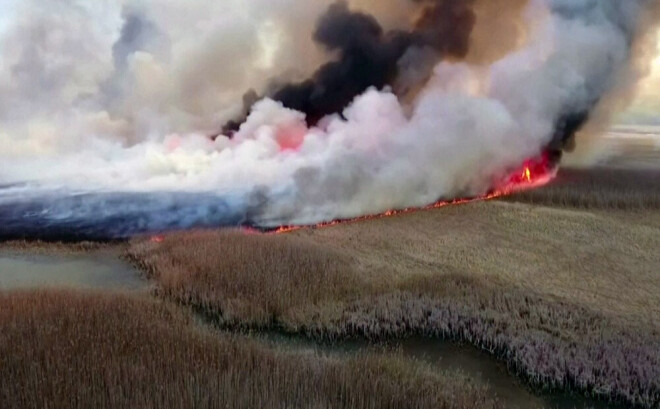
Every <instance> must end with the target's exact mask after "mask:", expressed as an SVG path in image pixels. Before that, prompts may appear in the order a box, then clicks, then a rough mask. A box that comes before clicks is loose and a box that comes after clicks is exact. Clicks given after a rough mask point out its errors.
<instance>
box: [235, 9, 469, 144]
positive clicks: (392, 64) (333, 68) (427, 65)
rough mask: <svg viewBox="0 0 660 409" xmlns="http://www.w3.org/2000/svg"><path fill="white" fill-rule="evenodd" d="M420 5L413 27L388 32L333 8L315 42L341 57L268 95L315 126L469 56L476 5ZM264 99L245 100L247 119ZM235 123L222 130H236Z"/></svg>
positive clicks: (319, 27)
mask: <svg viewBox="0 0 660 409" xmlns="http://www.w3.org/2000/svg"><path fill="white" fill-rule="evenodd" d="M412 1H413V2H414V3H418V4H420V5H421V6H420V10H419V12H420V14H419V16H418V17H417V19H416V21H415V23H414V25H413V27H412V28H411V29H410V30H408V31H406V30H392V31H388V32H385V30H383V28H382V27H381V25H380V23H379V22H378V21H377V20H376V19H375V18H374V17H373V16H372V15H370V14H366V13H364V12H359V11H352V10H350V9H349V6H348V3H346V2H345V1H338V2H337V3H334V4H332V5H331V6H330V7H329V9H328V10H327V12H325V13H324V14H323V15H322V16H321V18H320V19H319V21H318V23H317V26H316V29H315V31H314V34H313V38H314V41H315V42H316V43H318V44H320V45H321V46H322V48H323V49H324V50H325V51H326V52H328V53H335V54H336V55H337V56H338V57H337V58H336V59H335V60H333V61H331V62H328V63H326V64H323V65H322V66H321V67H320V68H319V69H318V70H317V71H316V72H315V73H314V74H313V75H312V77H311V78H310V79H307V80H305V81H302V82H299V83H294V84H285V85H282V86H280V85H277V84H272V85H271V87H270V88H272V89H271V90H270V91H269V92H268V96H269V97H270V98H271V99H273V100H275V101H278V102H281V103H282V104H283V105H284V106H285V107H287V108H291V109H295V110H296V111H299V112H302V113H304V114H305V116H306V120H307V123H308V124H310V125H315V124H316V123H317V122H318V121H319V120H320V119H322V118H324V117H326V116H327V115H329V114H333V113H339V112H341V111H342V109H343V108H345V107H346V106H347V105H348V104H350V103H351V101H353V99H354V98H355V97H356V96H358V95H360V94H361V93H363V92H364V91H366V90H367V89H368V88H369V87H375V88H378V89H382V88H383V87H385V86H388V85H389V86H391V85H394V84H395V80H398V81H397V85H398V88H402V89H409V88H411V87H413V86H415V85H416V84H417V83H419V82H421V81H423V80H426V79H428V76H429V75H430V69H431V68H432V66H433V65H434V63H436V62H437V61H438V60H440V59H441V58H442V57H443V56H452V57H465V55H466V54H467V52H468V49H469V39H470V34H471V32H472V28H473V26H474V24H475V15H474V11H473V10H472V6H473V3H474V1H472V0H412ZM260 99H261V98H260V97H258V96H257V94H256V93H254V91H250V92H248V93H247V94H246V95H245V96H244V105H245V106H244V112H243V114H244V115H245V116H247V114H249V112H250V108H251V105H252V104H253V103H255V102H256V101H258V100H260ZM244 120H245V117H244V118H243V119H241V120H240V121H231V122H229V123H228V124H227V125H226V126H225V127H224V129H223V130H224V131H225V132H227V131H232V130H237V129H238V127H239V126H240V124H241V123H242V121H244Z"/></svg>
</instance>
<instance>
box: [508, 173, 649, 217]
mask: <svg viewBox="0 0 660 409" xmlns="http://www.w3.org/2000/svg"><path fill="white" fill-rule="evenodd" d="M504 200H507V201H513V202H523V203H530V204H537V205H544V206H559V207H568V208H578V209H604V210H649V209H652V210H658V209H660V170H659V169H624V168H621V169H617V168H600V169H562V170H561V171H560V173H559V176H558V178H557V179H556V180H555V181H554V182H552V183H551V184H550V185H548V186H546V187H543V188H541V189H534V190H528V191H523V192H520V193H517V194H515V195H512V196H509V197H507V198H505V199H504Z"/></svg>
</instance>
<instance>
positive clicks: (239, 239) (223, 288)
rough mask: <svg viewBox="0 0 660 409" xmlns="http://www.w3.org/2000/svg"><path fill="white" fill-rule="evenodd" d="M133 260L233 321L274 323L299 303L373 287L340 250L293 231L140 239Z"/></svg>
mask: <svg viewBox="0 0 660 409" xmlns="http://www.w3.org/2000/svg"><path fill="white" fill-rule="evenodd" d="M129 257H130V259H131V260H132V261H133V262H135V263H136V264H137V265H138V266H139V267H140V268H141V269H142V271H144V272H146V274H147V276H148V277H149V278H154V279H156V281H157V282H158V284H159V289H158V290H159V292H160V294H161V295H164V296H166V297H168V298H172V299H175V300H177V301H179V302H182V303H184V304H190V305H195V306H198V307H201V308H204V309H205V310H207V311H209V312H210V313H214V314H216V313H217V314H222V315H223V319H224V321H225V322H227V323H232V324H233V325H240V324H242V323H247V324H248V325H249V326H267V325H271V324H272V323H273V322H274V320H275V319H277V318H279V317H281V316H283V315H286V314H288V312H289V311H292V310H295V309H296V308H298V307H301V306H305V307H306V306H309V305H318V304H321V303H325V302H328V301H332V300H337V299H345V298H350V297H351V296H354V295H356V294H357V291H358V289H359V288H361V287H363V286H364V285H366V283H365V282H364V280H360V278H359V277H358V276H357V275H355V274H352V271H351V266H350V262H349V260H348V259H347V258H346V257H344V256H342V255H341V254H340V253H337V252H333V251H332V250H329V249H326V248H323V247H321V246H318V245H314V244H310V243H307V242H305V241H303V240H300V239H297V238H295V237H290V236H286V237H285V236H281V237H275V236H266V235H261V234H251V233H246V232H241V231H236V232H231V231H229V232H227V231H215V232H208V231H207V232H204V231H198V232H191V233H180V234H175V235H172V236H169V237H167V238H165V241H164V242H163V243H158V244H156V243H153V242H150V241H145V240H139V241H134V243H133V246H132V247H131V248H130V250H129Z"/></svg>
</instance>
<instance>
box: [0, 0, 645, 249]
mask: <svg viewBox="0 0 660 409" xmlns="http://www.w3.org/2000/svg"><path fill="white" fill-rule="evenodd" d="M484 1H485V0H482V1H479V0H475V1H459V0H454V1H450V0H446V1H440V0H434V1H431V0H429V1H414V2H413V1H410V0H405V1H403V0H401V1H398V2H397V1H395V0H391V1H388V2H379V3H378V4H379V5H378V7H379V9H380V10H381V15H382V16H384V18H383V19H382V21H388V23H387V25H388V28H384V23H383V22H382V21H379V20H378V19H377V18H376V17H374V16H372V15H369V14H367V13H368V11H369V9H370V4H371V2H369V1H362V2H360V4H359V5H358V2H356V3H348V4H346V3H336V4H332V3H330V2H327V1H320V0H319V1H307V0H306V1H302V0H280V1H277V2H273V1H272V0H269V1H266V0H251V1H249V2H246V1H238V0H236V1H227V2H217V3H218V4H215V3H213V4H210V3H209V2H203V1H201V0H199V1H192V2H190V1H187V2H185V4H184V2H181V3H179V2H176V1H172V2H168V3H167V5H163V4H162V3H159V4H156V2H155V1H154V2H153V3H152V2H149V1H144V2H142V3H140V4H133V3H131V4H126V5H122V6H118V5H117V4H116V3H113V2H107V3H104V2H101V3H99V4H98V5H94V6H91V5H88V4H82V3H81V4H77V3H76V4H72V3H71V2H69V1H65V0H54V1H52V2H48V5H47V6H44V5H43V4H42V3H41V2H39V3H37V2H36V0H30V1H26V2H25V3H23V4H22V5H21V7H22V8H21V9H20V11H19V12H18V13H17V15H16V16H17V17H16V19H14V21H13V22H12V23H11V26H10V27H8V28H7V29H6V30H5V31H4V34H2V35H3V38H2V40H0V41H2V47H0V50H2V53H3V55H2V59H0V92H2V95H3V99H2V101H1V102H0V142H1V143H0V161H1V162H0V163H2V166H1V167H0V185H2V186H4V187H3V188H0V219H1V220H0V222H1V223H2V225H3V227H2V228H0V230H1V231H0V233H2V234H0V236H15V235H21V234H27V235H39V236H48V235H49V234H50V235H52V234H54V233H53V232H69V233H70V234H71V235H74V236H76V237H81V236H92V237H95V238H101V237H125V236H127V235H131V234H134V233H137V232H145V231H149V232H150V231H159V230H164V229H172V228H186V227H191V226H217V225H235V224H254V225H259V226H277V225H282V224H297V223H316V222H320V221H327V220H333V219H338V218H350V217H355V216H360V215H364V214H369V213H378V212H382V211H386V210H390V209H398V208H405V207H411V206H423V205H426V204H429V203H432V202H435V201H436V200H438V199H439V198H453V197H465V196H474V195H480V194H484V193H485V192H487V191H489V190H490V189H491V188H493V186H495V185H496V184H497V183H498V181H501V180H502V179H503V178H506V177H507V175H508V174H509V173H510V172H511V171H512V170H514V169H516V168H517V167H518V166H519V165H520V164H521V163H523V162H524V161H525V160H527V159H529V158H532V157H535V156H538V155H540V154H541V153H542V152H543V151H544V150H546V148H547V147H548V146H550V147H552V148H553V149H557V150H559V149H561V148H563V147H564V145H565V144H567V143H570V140H571V138H572V137H573V135H574V134H575V133H576V132H577V131H579V130H580V129H582V127H583V126H584V125H585V123H586V121H587V120H588V118H590V117H592V115H593V114H594V112H598V108H600V107H601V106H602V104H603V103H604V102H603V101H607V99H608V96H609V95H612V93H617V92H619V90H620V89H622V88H623V86H622V85H621V84H628V85H630V84H632V83H633V82H634V81H632V80H631V72H633V71H634V70H632V69H631V67H632V66H633V65H634V62H635V61H636V60H635V58H636V56H637V54H636V52H635V50H636V48H637V46H638V42H637V39H638V38H641V37H640V36H642V35H643V34H644V33H645V31H644V30H645V29H646V27H648V26H649V23H648V22H646V21H644V18H645V17H644V16H645V12H646V11H648V10H649V7H650V6H652V5H653V3H654V2H651V1H650V0H628V1H625V2H622V1H618V0H601V1H597V2H595V1H591V0H571V1H568V0H530V1H529V2H527V4H524V5H523V3H524V2H513V3H509V2H498V3H500V4H501V6H502V7H503V8H505V10H504V11H505V12H504V11H503V13H502V14H501V16H502V17H500V18H501V20H500V21H504V22H507V24H505V25H503V26H502V29H501V30H495V31H493V39H494V44H493V46H492V47H493V48H492V50H490V52H486V51H489V50H488V47H487V46H486V45H487V38H486V37H485V36H484V30H485V29H484V28H483V27H484V26H485V27H488V26H492V25H493V24H494V23H493V22H492V21H489V20H486V21H484V22H480V21H479V20H478V19H479V17H480V16H481V17H482V18H484V17H483V16H489V15H491V16H492V15H493V13H492V9H490V10H491V11H490V12H489V11H488V10H489V8H488V6H486V5H485V4H486V3H484ZM374 4H375V2H374ZM509 4H511V7H509V6H508V5H509ZM358 6H359V8H358ZM328 7H329V8H328ZM395 9H396V10H402V11H401V13H404V12H405V13H407V15H406V16H404V17H402V18H398V17H396V16H397V15H398V13H399V12H398V11H397V13H392V12H391V11H392V10H395ZM489 13H490V14H489ZM108 16H110V17H108ZM415 16H416V17H415ZM485 18H486V19H487V17H485ZM407 22H408V23H407ZM507 30H509V32H515V33H517V34H516V36H517V37H516V38H515V40H511V41H509V42H505V43H501V42H499V41H497V39H498V38H502V36H503V35H504V34H503V33H505V32H507ZM511 30H513V31H511ZM0 32H1V31H0ZM472 33H474V37H473V36H472ZM319 44H320V45H321V47H320V48H317V46H318V45H319ZM471 45H475V46H476V48H474V49H472V48H471ZM310 50H312V51H313V52H311V53H310V52H309V51H310ZM447 57H450V58H447ZM461 59H463V60H461ZM429 61H431V63H429ZM318 67H320V68H318ZM425 67H432V68H431V69H430V71H427V70H426V69H425ZM415 71H417V72H418V73H417V75H413V74H411V72H412V73H414V72H415ZM283 76H284V77H298V78H310V80H308V81H304V80H302V82H295V81H294V82H291V83H290V84H292V85H286V86H282V87H277V88H275V89H273V84H274V83H273V81H272V78H276V77H280V78H283ZM402 83H404V84H406V83H410V84H417V85H419V86H418V87H414V86H412V85H409V86H408V87H406V86H401V84H402ZM402 88H416V89H415V92H412V96H411V93H410V92H407V91H406V90H403V91H401V89H402ZM626 88H628V87H627V86H626ZM245 89H254V90H255V92H254V93H253V96H254V95H270V97H271V98H263V99H261V100H259V101H257V102H256V103H254V104H253V105H252V103H253V102H254V101H253V99H254V98H252V97H248V98H246V101H245V102H246V103H247V104H248V105H252V107H251V110H250V114H249V116H248V117H247V118H246V120H245V121H244V122H243V123H242V124H241V125H240V127H239V129H238V130H237V131H236V133H235V134H233V135H218V136H217V137H216V138H209V137H208V135H209V134H212V133H213V130H214V129H218V128H219V126H220V124H222V123H224V121H225V120H226V119H228V118H231V117H232V116H235V115H236V114H238V113H240V110H241V109H242V105H243V101H242V100H241V96H242V95H243V94H244V90H245ZM291 95H293V96H291ZM5 96H6V98H5ZM283 102H284V103H283ZM292 107H293V108H298V109H299V110H297V109H292ZM301 110H302V111H301ZM21 232H23V233H21ZM58 234H60V233H58Z"/></svg>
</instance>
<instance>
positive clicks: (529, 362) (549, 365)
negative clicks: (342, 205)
mask: <svg viewBox="0 0 660 409" xmlns="http://www.w3.org/2000/svg"><path fill="white" fill-rule="evenodd" d="M301 240H303V239H302V238H301V237H295V236H291V237H289V236H266V235H250V234H246V233H243V232H238V231H234V232H194V233H179V234H174V235H171V236H167V237H166V238H165V239H164V241H163V242H162V243H153V242H151V241H148V240H144V239H142V240H134V241H133V242H132V243H131V245H130V246H129V249H128V257H129V258H130V259H131V260H133V261H134V262H135V263H136V264H138V265H139V266H141V268H142V269H143V270H144V271H146V272H148V274H149V276H151V277H153V278H154V279H155V280H156V282H157V283H158V286H159V290H158V291H159V294H160V295H161V296H163V297H166V298H168V299H173V300H176V301H177V302H179V303H181V304H184V305H188V306H191V307H192V308H194V309H195V310H196V311H198V312H202V313H204V314H205V315H206V316H207V317H209V318H211V319H213V320H214V321H215V322H217V323H218V324H220V325H221V326H225V327H227V328H234V327H237V326H238V327H251V328H264V327H271V328H277V329H282V330H285V331H288V332H290V333H297V334H305V335H307V336H309V337H312V338H315V339H318V340H331V341H333V340H341V339H346V338H352V337H362V338H368V339H371V340H378V341H380V340H386V339H390V338H400V337H407V336H411V335H424V336H430V337H440V338H449V339H454V340H457V341H461V342H467V343H470V344H473V345H475V346H477V347H480V348H483V349H484V350H487V351H489V352H490V353H492V354H494V355H495V356H497V357H499V358H500V359H502V360H504V361H506V362H507V363H508V365H509V366H510V368H511V370H512V371H514V372H515V373H517V374H519V375H521V376H522V377H524V378H525V379H527V380H528V381H529V382H530V383H531V384H533V385H535V386H537V387H540V388H547V389H560V388H561V389H571V390H577V391H580V392H582V393H585V394H588V395H591V396H596V397H602V398H606V399H613V400H617V401H622V402H626V403H628V404H631V405H639V406H640V407H650V408H653V407H657V405H658V404H659V403H660V353H659V352H660V333H659V332H658V328H656V327H653V326H651V327H650V328H649V327H644V328H643V329H642V330H640V328H638V327H632V326H630V327H628V326H624V325H622V324H621V321H620V320H614V319H610V318H609V317H608V316H607V315H603V314H601V313H598V312H595V310H593V309H589V308H586V307H583V306H581V305H579V304H575V303H571V302H566V301H560V300H556V299H554V298H552V297H548V296H547V295H546V296H544V295H542V294H537V293H535V292H534V291H533V290H529V289H526V290H522V289H519V288H517V287H516V286H512V285H510V284H509V283H505V282H502V281H500V280H498V279H497V278H495V277H479V276H471V277H469V276H466V275H461V274H431V273H429V274H413V275H409V276H406V277H404V278H403V279H400V280H387V279H386V278H385V277H383V280H380V281H379V282H378V283H374V282H372V281H370V280H365V279H363V278H359V277H362V275H360V271H359V269H360V263H359V260H354V259H351V258H347V257H344V256H342V254H341V253H336V252H334V251H331V250H328V249H325V248H319V247H317V246H316V245H314V244H312V243H311V241H310V240H308V241H306V242H305V241H301ZM315 258H318V259H317V260H314V259H315ZM324 268H327V270H325V272H322V271H323V269H324ZM239 300H240V302H239Z"/></svg>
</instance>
